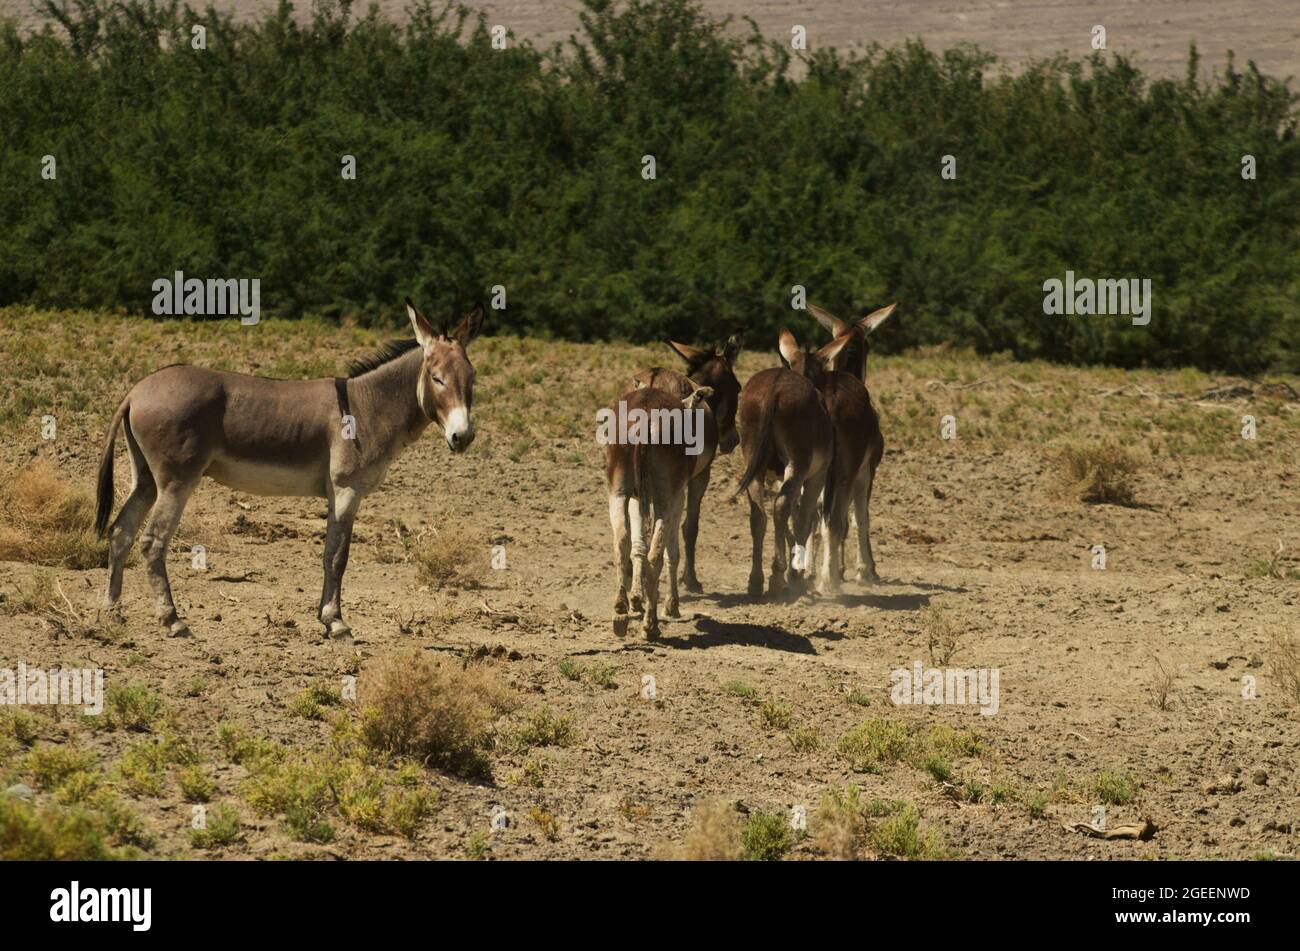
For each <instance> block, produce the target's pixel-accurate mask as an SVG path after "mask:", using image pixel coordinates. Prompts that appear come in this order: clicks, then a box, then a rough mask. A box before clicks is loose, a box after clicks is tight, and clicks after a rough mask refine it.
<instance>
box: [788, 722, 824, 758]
mask: <svg viewBox="0 0 1300 951" xmlns="http://www.w3.org/2000/svg"><path fill="white" fill-rule="evenodd" d="M786 735H787V736H788V737H789V738H790V745H791V746H793V747H794V751H795V752H796V753H811V752H813V751H815V750H819V749H821V745H822V737H821V734H820V733H818V732H817V729H816V728H815V727H811V726H801V727H796V728H795V729H793V730H791V731H790V732H789V733H788V734H786Z"/></svg>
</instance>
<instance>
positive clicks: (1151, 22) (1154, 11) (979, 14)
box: [0, 0, 1300, 77]
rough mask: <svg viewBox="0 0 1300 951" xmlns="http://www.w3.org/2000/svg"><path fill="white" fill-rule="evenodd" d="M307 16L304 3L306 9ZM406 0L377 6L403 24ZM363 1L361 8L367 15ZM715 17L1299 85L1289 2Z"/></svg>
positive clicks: (778, 1)
mask: <svg viewBox="0 0 1300 951" xmlns="http://www.w3.org/2000/svg"><path fill="white" fill-rule="evenodd" d="M215 5H216V7H217V8H218V9H223V10H234V11H236V13H237V14H238V15H239V16H241V17H250V18H251V17H257V16H259V15H262V14H264V13H265V12H267V11H270V10H273V9H275V6H276V3H275V2H274V0H216V3H215ZM467 5H468V6H470V7H472V8H474V9H479V10H482V11H483V12H484V13H485V14H486V15H487V17H488V20H489V22H490V23H492V24H497V23H499V24H503V25H505V26H506V27H508V28H509V29H510V30H511V31H512V32H513V33H514V34H515V35H516V36H518V37H520V38H526V39H529V40H531V41H533V42H534V43H536V44H538V45H550V44H551V43H555V42H563V41H564V40H566V39H567V38H568V37H569V35H570V34H571V33H573V32H574V31H575V30H576V29H578V27H579V22H578V11H579V9H580V5H579V4H578V3H577V2H576V0H509V2H484V0H467ZM300 6H301V7H302V8H303V9H304V10H305V9H307V5H306V4H305V3H304V4H300ZM406 6H407V3H406V0H380V2H379V7H380V9H381V10H383V11H384V13H385V14H386V15H389V16H392V17H395V18H399V19H400V18H401V17H403V15H404V14H403V11H404V10H405V9H406ZM364 7H365V4H361V3H359V4H358V6H357V8H358V9H363V8H364ZM704 7H705V9H707V10H708V11H709V12H710V13H711V14H713V15H715V16H719V17H722V16H732V17H734V18H736V20H737V21H738V24H739V21H740V19H741V18H742V17H745V16H749V17H752V18H753V19H754V21H755V22H756V23H757V24H758V27H759V29H761V30H762V31H763V32H764V33H765V34H767V35H768V36H771V37H775V38H781V39H788V38H789V37H790V35H791V34H790V31H791V28H792V27H793V26H794V25H796V24H797V25H801V26H803V27H805V28H806V30H807V36H808V42H809V45H810V46H817V45H827V46H837V47H841V48H853V47H862V46H865V45H867V44H870V43H880V44H882V45H885V46H891V45H894V44H897V43H900V42H902V41H904V40H907V39H911V38H915V37H920V38H922V39H924V40H925V42H926V43H927V44H929V45H930V46H931V47H932V48H935V49H946V48H948V47H950V46H954V45H956V44H958V43H975V44H978V45H979V46H981V47H983V48H984V49H986V50H989V51H991V52H993V53H995V54H997V55H998V57H1000V58H1001V59H1002V60H1004V61H1005V62H1007V63H1008V64H1010V65H1012V66H1013V67H1015V66H1018V65H1020V64H1023V63H1024V62H1025V61H1027V60H1033V59H1041V58H1044V57H1048V56H1052V55H1053V54H1055V53H1058V52H1061V51H1064V52H1066V53H1068V54H1069V55H1071V56H1076V57H1077V56H1085V55H1088V54H1089V53H1090V52H1091V45H1090V44H1091V41H1092V28H1093V26H1095V25H1097V24H1101V25H1103V26H1105V28H1106V31H1107V48H1108V49H1110V50H1113V51H1119V52H1122V53H1124V54H1125V55H1127V56H1131V57H1132V58H1133V60H1134V62H1135V63H1136V64H1137V65H1138V66H1140V67H1141V68H1142V69H1144V70H1146V71H1149V72H1150V73H1152V74H1154V75H1158V76H1173V77H1181V76H1183V75H1184V74H1185V72H1186V68H1187V50H1188V46H1189V44H1191V43H1193V42H1195V43H1196V44H1197V46H1198V48H1199V49H1200V52H1201V55H1202V59H1203V64H1204V65H1205V66H1206V67H1207V68H1211V69H1217V70H1222V67H1223V64H1224V63H1225V62H1226V57H1227V53H1228V51H1229V50H1232V51H1234V52H1235V53H1236V55H1237V59H1238V65H1239V66H1241V67H1244V65H1245V63H1246V61H1247V60H1252V59H1253V60H1254V61H1255V62H1256V63H1257V64H1258V65H1259V67H1260V69H1261V70H1263V71H1264V72H1266V73H1269V74H1271V75H1276V76H1279V77H1285V76H1300V15H1298V12H1297V10H1296V6H1295V4H1294V2H1292V0H1250V2H1247V0H1228V2H1221V0H1109V2H1106V0H1095V2H1087V0H810V2H806V3H804V2H798V3H796V2H792V0H745V2H740V0H704ZM0 12H3V13H8V14H10V15H13V16H17V17H20V18H22V19H23V20H24V21H25V22H27V23H35V22H39V21H40V19H41V18H40V16H39V14H36V13H34V12H33V4H32V2H31V0H0Z"/></svg>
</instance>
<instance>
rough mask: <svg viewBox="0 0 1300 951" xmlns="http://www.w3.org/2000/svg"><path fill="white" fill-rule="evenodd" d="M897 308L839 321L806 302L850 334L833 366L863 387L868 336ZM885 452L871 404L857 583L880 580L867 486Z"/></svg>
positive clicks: (835, 329)
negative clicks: (874, 548) (850, 376)
mask: <svg viewBox="0 0 1300 951" xmlns="http://www.w3.org/2000/svg"><path fill="white" fill-rule="evenodd" d="M896 307H898V304H897V303H893V304H890V305H889V306H888V307H881V308H879V309H878V310H873V311H869V312H863V313H862V314H860V315H858V316H857V317H854V318H853V319H852V320H840V318H838V317H836V316H835V315H834V314H831V313H828V312H827V311H825V310H822V309H821V308H820V307H817V306H816V305H815V304H811V303H810V304H809V305H808V311H809V313H811V314H812V315H813V317H815V318H816V319H817V322H818V323H819V324H821V325H822V327H823V328H825V329H826V330H829V331H830V332H831V336H832V337H834V338H839V337H842V336H844V335H845V334H850V335H851V336H852V340H851V342H850V343H849V345H848V346H846V347H845V348H844V349H843V350H841V351H840V354H839V356H838V357H836V359H835V360H834V361H833V369H835V370H840V371H843V372H845V373H850V374H852V375H853V376H855V377H857V378H858V379H860V380H861V381H862V384H863V386H864V388H865V387H866V383H867V355H868V354H869V353H870V352H871V344H870V336H871V334H872V333H873V332H874V331H875V330H876V329H877V328H878V327H879V326H880V325H881V324H883V323H884V322H885V321H886V320H888V319H889V317H890V315H891V314H893V313H894V309H895V308H896ZM867 402H868V405H869V406H870V403H871V394H870V392H869V391H868V393H867ZM884 454H885V440H884V437H883V436H882V435H881V432H880V417H879V416H878V415H877V413H876V409H875V407H874V406H871V415H870V419H869V420H868V422H867V455H866V458H865V459H864V460H863V468H862V470H861V472H860V473H859V477H858V480H857V481H856V482H855V483H854V485H853V490H852V491H853V520H854V521H855V522H856V523H857V526H858V569H857V574H856V578H857V580H858V581H860V582H865V583H868V584H869V583H872V582H876V581H879V580H880V576H879V575H878V574H876V559H875V556H874V555H873V554H872V551H871V512H870V508H871V489H872V486H873V485H874V483H875V479H876V469H877V468H878V467H879V466H880V460H881V459H882V458H883V457H884ZM839 559H840V565H841V567H842V566H843V564H844V559H843V555H842V554H841V555H840V556H839Z"/></svg>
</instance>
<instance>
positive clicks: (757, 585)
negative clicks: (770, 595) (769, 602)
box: [748, 575, 763, 598]
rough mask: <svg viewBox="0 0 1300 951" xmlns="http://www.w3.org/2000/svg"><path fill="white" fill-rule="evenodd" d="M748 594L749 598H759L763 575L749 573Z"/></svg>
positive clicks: (761, 593) (761, 591)
mask: <svg viewBox="0 0 1300 951" xmlns="http://www.w3.org/2000/svg"><path fill="white" fill-rule="evenodd" d="M748 594H749V596H750V597H751V598H761V597H762V596H763V576H762V575H750V576H749V589H748Z"/></svg>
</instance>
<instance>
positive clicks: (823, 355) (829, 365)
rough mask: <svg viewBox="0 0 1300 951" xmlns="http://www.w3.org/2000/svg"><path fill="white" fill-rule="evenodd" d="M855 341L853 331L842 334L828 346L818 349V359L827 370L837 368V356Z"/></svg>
mask: <svg viewBox="0 0 1300 951" xmlns="http://www.w3.org/2000/svg"><path fill="white" fill-rule="evenodd" d="M852 342H853V331H851V330H850V331H849V332H848V333H846V334H841V335H840V336H838V337H836V338H835V339H834V340H832V341H831V342H830V343H828V344H827V345H826V346H824V347H822V348H821V349H820V350H818V351H817V359H818V360H820V361H821V365H822V366H824V367H825V368H826V369H827V370H834V369H835V358H836V357H838V356H839V355H840V354H841V353H842V352H843V350H844V348H845V347H847V346H848V345H849V344H850V343H852Z"/></svg>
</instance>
